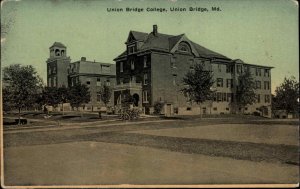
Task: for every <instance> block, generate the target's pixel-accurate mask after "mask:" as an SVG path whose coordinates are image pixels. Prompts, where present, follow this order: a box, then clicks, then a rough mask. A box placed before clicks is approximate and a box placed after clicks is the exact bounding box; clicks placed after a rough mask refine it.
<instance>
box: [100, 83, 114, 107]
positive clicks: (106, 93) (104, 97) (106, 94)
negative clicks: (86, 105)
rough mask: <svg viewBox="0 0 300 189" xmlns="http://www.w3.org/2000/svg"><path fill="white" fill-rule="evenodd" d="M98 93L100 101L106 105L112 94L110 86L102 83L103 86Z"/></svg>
mask: <svg viewBox="0 0 300 189" xmlns="http://www.w3.org/2000/svg"><path fill="white" fill-rule="evenodd" d="M99 94H100V99H101V101H102V102H103V103H104V105H105V107H106V106H107V104H108V103H109V101H110V98H111V95H112V90H111V88H110V87H109V86H107V85H103V87H102V88H101V90H100V92H99Z"/></svg>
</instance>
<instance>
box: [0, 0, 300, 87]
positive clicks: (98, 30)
mask: <svg viewBox="0 0 300 189" xmlns="http://www.w3.org/2000/svg"><path fill="white" fill-rule="evenodd" d="M212 6H216V7H220V9H221V10H222V11H219V12H214V11H211V7H212ZM117 7H118V8H123V9H124V11H123V12H108V11H107V8H117ZM126 7H131V8H135V7H137V8H144V9H146V8H147V7H149V8H154V7H157V8H166V9H167V12H163V13H160V12H147V11H146V10H144V12H140V13H138V12H125V8H126ZM170 7H182V8H187V9H189V7H202V8H207V9H208V10H209V11H208V12H189V11H186V12H171V11H170V10H169V8H170ZM2 24H4V26H8V27H5V28H4V29H5V32H6V33H4V34H2V36H1V38H2V39H1V47H2V48H1V53H2V56H1V67H4V66H7V65H10V64H15V63H19V64H24V65H28V64H31V65H33V66H34V67H35V68H36V69H37V71H38V73H39V75H40V76H41V77H42V78H43V79H44V82H45V81H46V63H45V61H46V60H47V58H48V57H49V47H50V46H51V45H52V44H53V43H54V42H55V41H58V42H61V43H63V44H65V45H66V46H67V54H68V56H70V57H71V59H72V61H76V60H79V59H80V57H82V56H84V57H87V60H96V61H99V62H107V63H114V61H113V59H114V58H115V57H116V56H118V55H119V54H120V53H122V52H123V51H124V49H125V44H124V42H125V41H126V39H127V36H128V33H129V31H130V30H135V31H141V32H147V33H149V32H151V31H152V25H153V24H157V25H158V32H160V33H165V34H172V35H179V34H182V33H185V34H186V36H187V37H188V38H189V39H190V40H192V41H194V42H196V43H198V44H200V45H202V46H204V47H206V48H208V49H211V50H213V51H216V52H218V53H220V54H223V55H225V56H227V57H229V58H232V59H241V60H243V61H244V62H246V63H250V64H258V65H265V66H273V67H275V68H274V69H272V91H274V90H275V87H276V86H278V85H279V84H280V83H281V82H282V81H283V78H284V77H285V76H287V77H290V76H292V75H293V76H295V77H296V78H297V79H299V54H298V50H299V46H298V41H299V36H298V5H297V3H295V1H292V0H256V1H255V0H251V1H250V0H248V1H247V0H243V1H239V0H226V1H214V0H207V1H200V0H190V1H179V0H177V1H176V0H169V1H167V0H161V1H160V0H157V1H149V0H143V1H142V0H139V1H133V0H126V1H125V0H123V1H121V0H115V1H108V0H107V1H106V0H77V1H76V0H18V1H6V2H5V3H3V4H2V3H1V25H2ZM4 38H5V39H4Z"/></svg>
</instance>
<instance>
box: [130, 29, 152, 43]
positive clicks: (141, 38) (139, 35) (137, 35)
mask: <svg viewBox="0 0 300 189" xmlns="http://www.w3.org/2000/svg"><path fill="white" fill-rule="evenodd" d="M130 32H131V33H132V35H133V37H134V38H135V39H136V40H137V41H144V40H145V39H146V37H147V36H148V34H147V33H144V32H137V31H130Z"/></svg>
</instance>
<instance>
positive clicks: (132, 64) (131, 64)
mask: <svg viewBox="0 0 300 189" xmlns="http://www.w3.org/2000/svg"><path fill="white" fill-rule="evenodd" d="M130 67H131V70H134V61H133V60H131V62H130Z"/></svg>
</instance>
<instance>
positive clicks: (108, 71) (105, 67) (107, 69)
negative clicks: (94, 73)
mask: <svg viewBox="0 0 300 189" xmlns="http://www.w3.org/2000/svg"><path fill="white" fill-rule="evenodd" d="M101 71H102V73H110V66H107V65H101Z"/></svg>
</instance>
